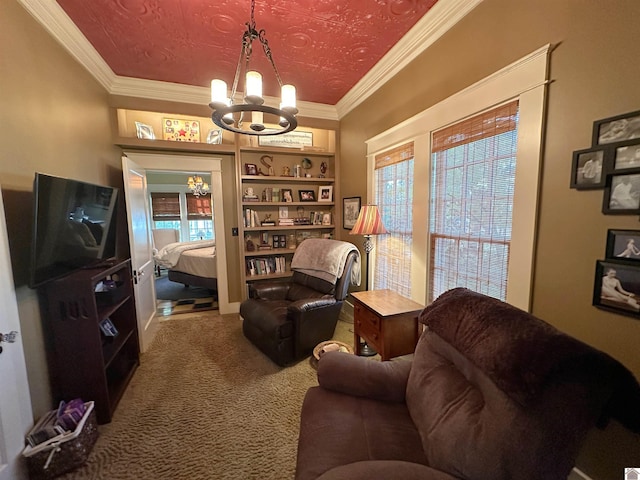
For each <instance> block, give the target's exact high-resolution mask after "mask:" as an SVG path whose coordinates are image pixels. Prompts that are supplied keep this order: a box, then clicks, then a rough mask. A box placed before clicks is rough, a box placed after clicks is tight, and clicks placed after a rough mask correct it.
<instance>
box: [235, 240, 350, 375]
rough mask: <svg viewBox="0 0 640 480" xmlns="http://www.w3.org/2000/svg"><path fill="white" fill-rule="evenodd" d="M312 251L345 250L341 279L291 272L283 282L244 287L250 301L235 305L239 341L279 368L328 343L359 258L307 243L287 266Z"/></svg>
mask: <svg viewBox="0 0 640 480" xmlns="http://www.w3.org/2000/svg"><path fill="white" fill-rule="evenodd" d="M318 242H320V243H318ZM303 245H304V246H305V248H302V246H303ZM318 246H319V247H322V248H321V249H320V248H318V249H317V250H318V251H319V252H321V251H323V249H324V247H327V246H331V247H337V248H339V249H340V248H346V249H347V250H348V249H351V251H349V252H346V253H345V254H344V258H343V259H342V262H344V263H343V265H342V267H341V268H340V270H341V273H342V275H341V276H340V277H339V278H337V279H336V280H335V281H329V280H325V279H321V278H318V277H317V276H314V275H312V274H309V273H305V272H308V270H305V271H304V272H303V271H294V272H293V276H292V277H291V278H290V279H289V280H288V281H285V282H281V281H271V282H267V281H265V282H255V283H252V284H250V287H249V297H250V298H249V299H247V300H245V301H244V302H242V303H241V304H240V316H241V317H242V319H243V322H242V331H243V333H244V335H245V337H247V338H248V339H249V340H250V341H251V342H252V343H253V344H254V345H256V346H257V347H258V348H259V349H260V350H261V351H262V352H263V353H264V354H265V355H267V356H268V357H269V358H270V359H271V360H273V361H274V362H275V363H276V364H278V365H280V366H287V365H290V364H292V363H294V362H296V361H299V360H301V359H303V358H305V357H308V356H309V355H310V354H311V353H312V352H313V349H314V347H315V346H316V345H317V344H318V343H320V342H323V341H325V340H329V339H331V338H332V337H333V333H334V331H335V328H336V324H337V322H338V316H339V315H340V310H341V309H342V304H343V302H344V299H345V298H346V296H347V292H348V289H349V284H350V283H351V279H352V270H353V268H354V264H355V263H356V262H357V261H358V259H359V256H360V253H359V252H358V250H357V248H356V247H355V246H354V245H352V244H350V243H348V242H340V241H337V240H324V239H308V240H305V241H304V242H303V244H302V245H300V246H299V247H298V250H297V251H296V254H295V255H294V260H292V265H295V263H294V261H295V260H296V256H298V254H299V253H300V252H304V251H316V247H318ZM343 252H345V250H343ZM311 273H313V272H311Z"/></svg>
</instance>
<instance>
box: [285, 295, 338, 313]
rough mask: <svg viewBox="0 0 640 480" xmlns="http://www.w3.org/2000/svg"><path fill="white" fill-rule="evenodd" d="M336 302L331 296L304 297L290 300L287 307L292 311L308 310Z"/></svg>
mask: <svg viewBox="0 0 640 480" xmlns="http://www.w3.org/2000/svg"><path fill="white" fill-rule="evenodd" d="M335 303H336V299H335V298H333V297H320V298H305V299H302V300H296V301H294V302H291V303H290V304H289V305H288V306H287V309H288V310H289V311H290V312H292V313H296V312H308V311H310V310H315V309H316V308H324V307H328V306H330V305H333V304H335Z"/></svg>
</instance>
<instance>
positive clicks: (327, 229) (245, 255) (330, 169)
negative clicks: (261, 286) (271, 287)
mask: <svg viewBox="0 0 640 480" xmlns="http://www.w3.org/2000/svg"><path fill="white" fill-rule="evenodd" d="M316 138H319V140H318V141H317V142H316ZM320 139H321V140H322V142H320ZM254 143H255V142H254ZM237 168H238V178H239V182H238V192H239V195H240V199H239V200H240V201H239V202H238V204H239V206H240V208H239V212H238V220H239V239H240V242H241V245H240V251H241V252H242V253H241V266H240V268H241V271H242V272H243V280H244V282H255V281H260V280H265V279H274V278H286V277H289V276H291V259H292V258H293V255H294V253H295V250H296V248H297V246H298V245H299V244H300V243H301V242H302V241H304V240H305V239H306V238H334V237H335V234H336V232H335V229H336V223H337V219H338V215H339V210H340V208H339V202H336V201H335V199H336V198H338V197H337V191H336V190H337V187H338V184H337V181H336V172H337V169H338V165H337V157H336V153H335V132H332V131H326V130H325V131H323V134H322V135H314V144H313V145H312V146H309V148H305V147H302V148H287V147H278V146H251V145H246V146H240V147H239V161H238V162H237Z"/></svg>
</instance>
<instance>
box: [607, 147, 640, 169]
mask: <svg viewBox="0 0 640 480" xmlns="http://www.w3.org/2000/svg"><path fill="white" fill-rule="evenodd" d="M613 159H614V160H613V169H614V171H619V170H628V169H633V168H640V140H631V141H628V142H624V144H623V145H619V146H616V147H615V150H614V152H613Z"/></svg>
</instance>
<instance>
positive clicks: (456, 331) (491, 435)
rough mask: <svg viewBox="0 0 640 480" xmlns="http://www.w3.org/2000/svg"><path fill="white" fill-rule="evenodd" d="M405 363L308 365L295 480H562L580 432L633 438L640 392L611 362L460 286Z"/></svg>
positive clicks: (338, 358) (347, 360) (351, 359)
mask: <svg viewBox="0 0 640 480" xmlns="http://www.w3.org/2000/svg"><path fill="white" fill-rule="evenodd" d="M420 320H421V322H422V323H424V324H425V325H426V329H425V331H424V332H423V334H422V336H421V338H420V341H419V342H418V345H417V347H416V351H415V354H414V356H413V359H412V360H411V361H409V360H403V359H396V360H393V361H389V362H376V361H372V360H369V359H365V358H362V357H356V356H354V355H348V354H345V353H340V352H329V353H326V354H325V355H324V356H322V357H321V358H320V361H319V364H318V381H319V384H320V386H318V387H312V388H311V389H309V391H308V392H307V395H306V397H305V400H304V403H303V406H302V414H301V424H300V436H299V443H298V457H297V466H296V480H311V479H322V480H343V479H344V480H347V479H348V480H360V479H365V478H366V479H371V478H375V479H377V480H390V479H394V480H395V479H400V478H401V479H403V480H413V479H416V480H417V479H427V480H458V479H464V480H531V479H536V480H538V479H539V480H542V479H544V480H566V478H567V476H568V475H569V473H570V471H571V469H572V467H573V465H574V462H575V459H576V456H577V454H578V452H579V450H580V447H581V445H582V443H583V441H584V438H585V435H586V433H587V431H588V430H589V429H590V428H592V427H593V426H600V427H602V426H604V425H605V424H606V423H607V421H608V420H609V419H610V418H614V419H616V420H617V421H619V422H620V423H621V424H622V425H623V426H625V427H627V428H628V429H630V430H631V431H633V432H636V433H639V432H640V410H639V409H638V405H639V404H640V385H638V382H637V380H636V379H635V378H634V377H633V375H632V374H631V373H630V372H629V371H628V370H627V369H626V368H625V367H624V366H622V365H621V364H620V363H619V362H617V361H616V360H614V359H613V358H611V357H610V356H608V355H606V354H605V353H603V352H600V351H598V350H596V349H594V348H592V347H590V346H588V345H586V344H584V343H582V342H580V341H578V340H576V339H574V338H572V337H569V336H568V335H565V334H563V333H561V332H559V331H558V330H556V329H555V328H554V327H552V326H551V325H549V324H547V323H545V322H543V321H541V320H539V319H537V318H535V317H533V316H532V315H530V314H528V313H526V312H524V311H522V310H519V309H517V308H515V307H512V306H510V305H508V304H506V303H503V302H500V301H498V300H495V299H493V298H490V297H486V296H484V295H481V294H478V293H474V292H471V291H469V290H466V289H454V290H450V291H449V292H446V293H445V294H443V295H441V296H440V298H438V299H437V300H436V301H435V302H434V303H433V304H431V305H430V306H428V307H426V308H425V309H424V311H423V312H422V313H421V315H420Z"/></svg>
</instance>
